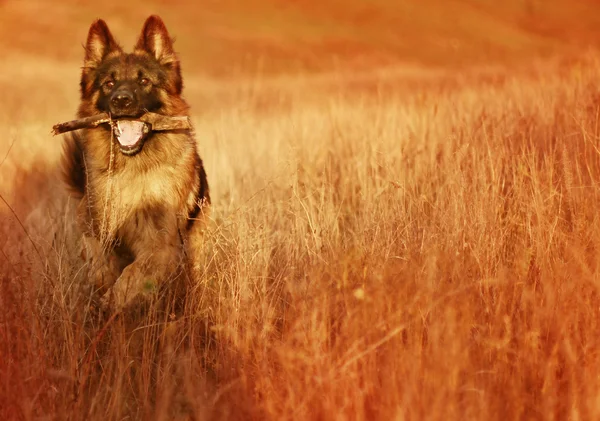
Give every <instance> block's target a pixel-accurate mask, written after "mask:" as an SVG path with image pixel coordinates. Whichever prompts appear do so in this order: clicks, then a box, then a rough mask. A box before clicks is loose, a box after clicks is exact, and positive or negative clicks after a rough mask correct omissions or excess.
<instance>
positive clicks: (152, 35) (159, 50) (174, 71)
mask: <svg viewBox="0 0 600 421" xmlns="http://www.w3.org/2000/svg"><path fill="white" fill-rule="evenodd" d="M135 50H138V51H140V50H141V51H145V52H147V53H149V54H150V55H152V56H153V57H154V58H155V59H156V60H157V61H158V62H159V63H160V64H161V66H163V67H164V68H165V69H166V70H167V72H168V74H169V77H168V81H167V83H168V87H169V88H170V89H171V90H172V91H173V93H176V94H180V93H181V90H182V87H183V82H182V79H181V69H180V65H179V59H178V58H177V54H176V53H175V50H173V40H172V39H171V37H170V35H169V32H168V31H167V27H166V26H165V24H164V22H163V21H162V19H161V18H160V17H158V16H156V15H152V16H150V17H149V18H148V19H146V22H145V23H144V27H143V28H142V33H141V34H140V37H139V39H138V41H137V43H136V44H135Z"/></svg>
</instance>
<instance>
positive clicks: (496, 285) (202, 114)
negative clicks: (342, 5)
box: [0, 0, 600, 421]
mask: <svg viewBox="0 0 600 421" xmlns="http://www.w3.org/2000/svg"><path fill="white" fill-rule="evenodd" d="M251 3H252V5H253V6H254V8H252V7H250V6H243V7H247V8H248V9H243V7H242V6H240V10H239V11H238V14H235V13H233V12H232V10H236V8H235V6H236V5H235V2H223V4H222V5H219V6H217V2H208V6H207V12H206V13H207V14H206V16H205V15H200V17H198V19H200V20H201V21H202V22H209V21H210V22H213V21H212V20H211V19H216V22H220V23H221V26H218V25H217V24H213V26H211V28H212V29H213V30H216V29H215V28H221V31H225V29H226V28H238V31H239V33H238V34H237V36H238V37H239V38H240V39H242V38H243V39H246V38H244V34H245V33H251V32H252V33H254V32H255V31H254V29H255V28H257V27H263V26H264V25H263V26H261V22H262V23H264V22H265V21H267V20H269V19H270V20H271V21H272V22H274V23H273V24H272V25H271V26H269V27H268V28H270V31H271V33H269V34H264V33H263V34H257V37H258V36H259V35H261V36H263V38H261V39H260V40H258V41H256V40H254V41H255V44H253V45H252V47H254V48H255V50H252V49H250V50H249V51H258V52H259V53H257V55H256V56H254V55H249V56H246V57H245V58H244V57H242V58H240V57H241V53H240V51H243V50H245V48H246V45H245V44H244V45H242V44H239V43H238V44H236V43H235V42H234V41H232V39H233V38H232V37H233V35H232V34H229V33H228V35H227V36H225V35H223V33H222V32H219V37H216V36H215V35H214V33H213V36H215V42H213V43H211V45H210V46H207V47H206V48H203V49H202V52H201V53H199V54H198V55H194V54H193V52H194V51H195V50H194V48H195V47H194V43H193V41H192V40H193V39H194V34H195V33H196V32H194V31H195V28H196V27H195V26H194V25H195V23H194V21H193V19H191V17H190V16H191V15H190V13H189V10H187V9H185V7H188V8H189V7H192V6H185V7H184V6H182V7H181V9H177V10H176V11H174V10H172V9H171V8H169V7H167V5H166V4H163V3H162V2H148V6H147V7H143V8H139V9H135V8H134V7H133V6H129V3H125V2H123V4H122V5H120V6H114V7H112V6H111V7H109V6H107V5H105V6H104V7H105V9H99V11H96V10H92V9H90V8H89V7H86V6H83V5H82V4H80V3H78V2H64V3H61V4H58V5H57V8H56V9H52V10H50V9H44V10H45V11H46V12H47V13H45V14H44V13H39V11H38V12H35V10H37V9H36V8H39V7H42V8H43V6H41V4H42V3H40V2H22V3H19V4H20V5H19V6H18V7H17V6H16V4H17V3H16V2H15V3H12V6H13V7H9V5H11V3H9V2H5V3H1V2H0V12H1V11H2V10H1V9H2V8H4V12H6V13H5V14H4V16H5V18H0V35H2V36H1V37H0V39H2V41H0V52H2V51H3V52H5V53H6V54H5V57H6V59H4V60H3V61H2V62H1V63H0V91H2V100H1V102H0V128H2V131H3V133H4V135H3V137H0V269H1V270H2V271H1V272H0V281H1V283H0V309H1V311H0V419H6V420H13V419H14V420H63V419H73V420H79V419H88V420H123V419H143V420H146V419H148V420H167V419H193V420H247V419H255V420H281V419H290V420H315V419H316V420H330V419H335V420H373V419H377V420H420V419H427V420H442V419H443V420H446V421H449V420H458V419H474V420H507V419H509V420H513V419H525V420H531V419H536V420H537V419H539V420H542V419H544V420H545V419H549V420H563V419H571V420H593V419H599V418H600V351H599V350H600V336H599V335H598V332H600V294H599V293H600V291H599V290H600V259H599V257H600V217H599V216H598V214H597V209H598V208H599V207H600V145H599V139H600V82H599V81H600V55H599V54H598V53H597V52H595V51H594V50H593V48H592V49H590V50H589V51H584V48H581V49H578V50H575V49H573V48H571V46H572V45H573V43H577V45H579V46H580V47H583V46H587V45H588V44H589V45H592V46H593V45H594V44H595V43H596V41H597V40H598V39H600V36H598V34H597V33H595V32H593V27H594V24H595V22H594V21H593V19H595V18H594V17H593V14H592V13H591V11H594V10H595V11H597V6H593V3H585V2H581V5H580V6H578V7H577V8H575V7H573V8H568V10H569V11H568V12H567V11H566V10H567V7H566V6H564V5H563V9H561V8H560V2H557V1H553V2H549V3H548V4H549V5H551V6H548V7H547V8H544V9H543V10H542V9H541V6H539V9H538V8H537V6H535V5H536V4H537V2H517V1H514V2H507V3H506V6H505V7H504V8H503V9H499V10H496V11H494V10H491V9H490V10H487V9H486V8H485V7H483V6H481V7H480V8H477V7H475V6H473V5H472V4H471V3H475V2H453V4H454V5H455V6H456V7H458V5H460V7H463V9H460V10H461V11H463V12H465V13H466V12H469V13H472V15H473V16H472V17H471V20H469V21H468V22H467V23H468V24H467V23H465V24H464V27H463V29H464V31H462V32H461V31H458V30H457V28H456V27H451V28H447V27H445V26H444V24H442V23H440V19H438V18H435V16H434V17H430V16H425V12H423V11H421V9H419V8H418V7H417V6H415V4H417V3H416V2H415V3H412V2H410V1H406V2H403V3H402V4H403V5H404V6H403V7H405V8H408V9H406V10H412V9H410V8H411V7H412V8H413V9H415V10H420V12H419V14H416V15H413V16H417V17H418V20H411V19H408V18H405V20H406V22H412V24H413V25H415V26H418V25H419V22H421V23H422V24H423V25H426V26H425V27H426V28H428V31H429V33H430V34H433V35H435V34H437V35H439V36H440V37H442V38H443V35H444V34H446V33H447V32H448V31H450V30H452V31H455V33H456V35H455V39H456V40H458V41H457V42H463V41H464V40H467V39H469V37H471V36H472V35H473V34H476V33H479V31H480V26H479V25H486V27H487V28H493V29H494V30H490V31H488V32H486V35H485V37H487V38H486V39H484V40H483V41H481V42H482V43H484V44H485V45H486V46H488V47H489V48H487V47H486V48H483V47H481V46H477V45H472V46H471V47H472V49H471V50H470V49H466V50H460V53H457V54H452V55H449V53H448V51H447V50H443V49H442V47H439V49H436V48H438V47H435V48H434V47H429V48H426V49H425V48H424V49H418V48H416V46H418V45H424V43H426V40H425V39H424V38H421V37H420V36H416V35H415V37H414V38H411V39H405V38H402V41H401V42H400V41H399V39H400V38H394V37H391V36H389V35H388V37H386V38H384V35H382V34H384V33H387V32H386V31H385V30H384V29H385V26H384V25H383V22H384V21H386V19H387V18H386V16H388V17H390V16H396V15H393V14H392V11H389V10H386V9H385V7H387V6H386V5H387V3H384V2H374V3H373V4H379V3H381V4H380V5H379V6H377V7H379V9H377V7H375V6H373V7H374V8H375V10H376V11H378V13H373V14H371V15H370V16H372V21H360V22H358V23H356V25H358V27H359V28H360V30H361V31H363V32H362V33H363V34H366V35H365V36H364V39H366V40H368V41H369V42H368V43H362V44H361V43H359V42H358V41H356V40H353V39H352V37H353V36H355V37H356V39H359V38H360V37H359V36H358V35H354V34H353V31H352V24H353V22H355V21H354V20H353V19H354V15H353V14H352V13H351V11H352V10H354V11H355V12H354V13H355V14H358V11H361V10H362V9H361V8H360V7H359V6H360V2H358V1H353V2H349V3H348V4H350V5H351V6H349V7H348V8H347V9H345V10H347V14H341V15H339V20H338V21H335V22H336V25H337V26H331V25H329V23H331V22H333V21H334V18H333V16H336V14H335V13H334V12H333V11H334V10H336V9H335V7H336V5H337V7H339V5H338V4H337V2H336V1H334V0H327V2H324V3H323V4H324V5H328V6H329V7H330V8H329V9H328V8H326V7H325V6H323V8H322V9H318V8H311V2H309V1H300V2H295V3H294V4H295V8H291V7H290V8H285V7H283V6H281V7H279V8H277V7H274V6H273V5H270V3H269V2H268V1H267V0H262V1H261V2H251ZM429 3H431V4H435V2H433V1H430V2H429ZM521 3H523V4H525V3H527V4H530V5H534V6H535V7H534V6H531V7H533V9H531V8H530V9H526V10H529V12H528V13H530V14H532V13H533V14H538V13H542V15H543V17H544V19H540V20H539V22H538V23H537V24H536V25H540V26H541V27H543V28H542V29H543V30H542V29H540V26H535V28H534V27H530V26H527V25H526V24H525V23H523V22H522V21H519V25H517V26H515V25H513V23H514V22H515V19H514V17H515V16H517V15H518V16H520V13H521V12H520V11H515V10H517V8H518V7H521V6H520V5H521ZM131 4H137V5H139V3H138V2H133V3H131ZM248 4H250V3H248ZM583 4H586V5H587V6H586V7H587V8H586V7H584V6H583ZM194 7H196V8H197V7H198V6H194ZM486 7H488V6H486ZM488 9H489V7H488ZM157 10H158V11H159V12H161V14H163V13H162V12H163V11H164V14H165V21H166V23H167V26H168V27H169V29H170V30H171V32H172V33H174V34H175V35H176V36H177V39H178V41H177V44H176V45H181V59H182V61H183V72H184V78H185V81H186V87H185V92H186V98H187V99H188V101H189V102H190V103H191V104H192V113H193V115H194V119H193V123H194V125H195V131H196V137H197V139H198V145H199V149H200V153H201V155H202V157H203V159H204V162H205V165H206V168H207V172H208V179H209V182H210V187H211V195H212V196H213V210H212V216H211V221H210V223H209V227H208V233H207V236H206V249H205V256H204V259H205V265H204V267H205V271H204V273H203V274H202V278H201V279H200V280H198V283H197V284H196V286H195V287H194V288H193V289H192V290H191V291H190V294H189V297H188V302H187V303H186V307H185V309H184V311H183V314H182V315H181V316H175V315H171V314H168V313H167V314H163V313H161V312H158V311H149V312H148V313H146V314H144V315H142V316H140V317H138V318H137V320H136V321H135V325H134V326H133V327H132V325H131V324H129V323H128V322H127V320H123V319H121V318H110V319H108V320H101V321H99V320H98V319H96V318H94V317H93V315H91V313H92V312H91V311H90V310H89V308H87V307H86V305H85V303H83V302H82V300H80V299H78V291H79V289H78V286H77V285H75V282H74V280H75V279H76V278H77V276H78V274H79V272H80V271H82V270H83V269H84V268H83V262H82V261H81V260H80V259H79V256H78V255H77V251H76V243H77V234H76V232H73V219H72V215H71V213H70V207H69V204H70V202H69V201H68V198H67V195H66V193H65V192H64V189H63V187H62V185H61V183H60V181H59V180H58V176H57V168H56V163H57V161H58V158H59V156H60V152H61V147H60V145H61V141H60V139H59V138H53V137H52V136H51V134H50V128H51V126H52V125H53V124H55V123H57V122H59V121H64V120H68V119H70V118H71V117H72V116H73V115H74V112H75V109H76V107H77V103H78V94H77V88H78V81H79V79H78V77H79V71H80V66H81V64H80V61H81V57H80V56H81V55H82V49H81V43H82V42H83V41H84V39H85V35H86V31H87V29H88V27H89V23H90V22H91V20H92V19H93V18H94V17H95V16H97V15H104V14H106V15H107V16H108V17H109V18H110V17H112V18H113V19H114V21H115V22H116V24H115V25H114V28H113V32H114V33H115V35H116V36H117V37H119V35H120V34H121V33H122V34H123V35H124V36H123V37H121V38H123V39H124V41H123V42H124V43H126V44H127V45H129V44H132V43H133V40H134V37H135V34H136V33H137V31H139V28H141V25H142V22H143V19H144V17H145V16H146V15H148V14H149V13H153V12H156V11H157ZM249 10H253V13H254V14H250V15H246V14H247V13H249ZM274 10H276V11H277V13H276V12H274ZM403 10H404V9H402V8H399V9H397V10H396V9H394V11H393V13H396V14H397V16H401V15H402V14H403ZM444 10H445V9H443V8H442V9H441V11H439V14H440V16H444V13H447V11H444ZM519 10H521V9H519ZM186 11H188V13H187V14H186ZM263 11H270V12H269V13H271V14H268V15H266V17H265V16H262V17H261V19H263V20H260V19H259V18H258V16H260V15H261V12H263ZM561 11H563V12H564V13H562V12H561ZM100 12H104V13H100ZM362 12H364V10H362ZM492 12H493V13H495V15H494V16H497V18H494V19H492V18H491V17H490V14H491V13H492ZM517 12H518V13H517ZM169 13H170V15H169ZM311 13H312V14H311ZM307 14H310V16H311V19H312V20H311V22H313V26H310V25H307V24H305V21H304V20H302V19H306V15H307ZM596 14H597V13H596ZM6 16H9V18H12V19H13V21H12V22H10V19H9V18H7V17H6ZM123 16H130V17H128V18H127V19H124V18H123ZM244 16H245V18H244ZM361 16H362V15H361ZM465 16H470V15H469V14H468V13H466V14H465ZM535 16H538V15H535ZM586 16H589V18H588V19H587V20H586V19H585V17H586ZM24 17H29V18H31V23H30V27H29V32H24V33H23V34H22V35H19V36H16V37H15V38H14V40H11V39H10V37H9V36H8V34H9V32H10V31H15V30H16V29H15V28H17V27H19V25H18V24H17V23H15V22H17V21H18V19H24ZM169 17H170V18H171V19H169ZM179 17H180V23H179V25H180V26H178V25H177V24H175V22H178V21H179V20H178V19H179ZM211 17H212V18H211ZM483 17H487V18H488V19H490V20H489V22H487V23H486V21H484V20H482V19H483ZM209 18H210V19H209ZM2 19H4V21H3V20H2ZM107 20H108V23H109V25H111V22H112V21H111V20H110V19H107ZM575 21H579V22H580V24H579V26H578V30H577V31H575V32H569V33H567V32H566V31H567V28H568V27H569V25H571V24H572V23H573V22H575ZM56 22H63V23H64V22H66V25H65V26H60V27H55V25H57V23H56ZM126 22H127V24H126ZM130 22H134V24H133V26H134V27H135V28H129V27H128V26H127V25H128V24H129V23H130ZM286 22H288V23H289V24H286ZM315 22H317V23H319V24H318V25H317V24H316V23H315ZM472 22H476V24H472ZM492 22H493V23H494V25H495V26H493V25H492ZM540 22H541V23H540ZM388 24H389V25H390V27H392V26H393V24H392V23H389V22H388ZM382 25H383V26H382ZM427 25H428V26H427ZM378 27H379V28H380V29H381V28H383V29H381V31H380V32H377V31H376V28H378ZM53 28H54V29H53ZM111 28H112V26H111ZM178 28H180V29H178ZM306 28H311V30H310V31H309V30H308V29H306ZM523 28H526V29H523ZM196 30H197V29H196ZM404 30H405V31H406V33H411V34H415V33H417V32H418V31H416V30H411V29H404ZM19 31H27V30H26V29H24V28H21V29H19ZM197 31H200V33H202V34H208V33H209V32H210V31H209V30H208V29H206V28H205V29H201V30H197ZM244 31H247V32H244ZM265 31H266V30H265ZM267 32H268V31H267ZM44 34H45V35H44ZM510 34H512V35H510ZM433 35H432V36H433ZM509 35H510V36H509ZM45 36H46V37H47V38H48V39H50V40H52V43H51V44H48V45H46V46H45V47H44V39H45V38H44V37H45ZM269 37H270V38H269ZM311 37H312V38H311ZM328 37H329V38H328ZM461 37H463V38H461ZM485 37H483V38H485ZM299 38H302V39H305V40H309V41H310V42H314V44H315V45H321V46H323V45H333V44H327V43H322V42H321V41H322V39H324V38H328V39H335V40H337V41H339V40H343V41H344V42H343V45H345V46H350V47H348V48H349V49H345V48H342V47H340V45H341V44H335V49H336V51H338V50H339V51H341V53H340V54H339V55H338V56H337V57H338V58H337V59H336V60H333V61H330V62H329V61H327V60H328V59H331V54H330V51H329V50H324V51H319V50H318V49H315V50H314V51H313V52H314V54H313V55H310V56H306V54H305V52H306V50H310V49H311V47H310V43H309V41H306V42H308V43H309V44H307V45H306V46H305V47H304V48H305V49H306V50H305V49H299V47H298V45H297V44H296V43H294V41H293V40H295V39H299ZM266 39H268V40H270V42H266V41H265V40H266ZM361 39H362V38H361ZM273 40H277V42H275V41H273ZM582 40H586V41H587V42H588V44H585V43H584V42H583V41H582ZM9 41H11V42H9ZM218 41H220V42H218ZM248 42H250V41H248ZM340 42H341V41H340ZM369 43H371V44H372V45H370V44H369ZM234 44H235V45H234ZM273 44H277V45H279V46H280V48H279V49H278V50H277V51H273V50H272V49H271V47H272V46H273ZM359 44H360V48H361V49H360V52H358V50H357V49H356V48H358V46H359ZM584 44H585V45H584ZM373 45H377V46H382V45H383V46H385V48H386V55H385V59H381V57H382V54H381V51H379V50H377V49H376V48H374V47H373ZM435 45H437V44H435ZM267 47H268V48H267ZM236 48H237V49H236ZM331 48H334V47H331ZM412 50H414V51H415V52H414V54H413V53H410V51H412ZM451 50H452V49H451ZM484 50H485V52H486V53H485V54H483V53H481V52H482V51H484ZM452 51H454V50H452ZM344 52H345V53H344ZM343 53H344V54H346V53H347V54H348V57H345V56H344V54H343ZM479 53H481V54H479ZM411 54H412V56H411ZM390 55H392V56H394V55H395V56H396V57H401V58H402V59H403V60H405V61H404V62H403V63H404V64H401V63H400V62H395V63H392V62H391V61H390V59H389V56H390ZM234 56H235V57H234ZM359 56H360V57H363V59H362V60H360V61H359V62H357V61H352V60H350V61H351V63H350V62H348V63H349V64H347V66H345V65H344V63H346V62H345V61H344V60H346V59H351V58H355V57H359ZM290 57H294V58H295V60H296V61H293V63H294V64H293V65H292V66H291V67H288V68H284V67H285V66H286V63H289V61H290V60H291V59H290ZM235 60H238V61H235ZM232 61H233V62H234V64H232V65H230V66H229V67H228V66H227V63H228V62H232ZM365 63H366V64H365ZM468 63H471V64H470V65H467V64H468ZM507 63H508V64H509V65H507ZM223 69H227V70H226V71H224V70H223ZM219 75H220V76H219Z"/></svg>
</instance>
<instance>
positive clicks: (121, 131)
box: [116, 120, 144, 146]
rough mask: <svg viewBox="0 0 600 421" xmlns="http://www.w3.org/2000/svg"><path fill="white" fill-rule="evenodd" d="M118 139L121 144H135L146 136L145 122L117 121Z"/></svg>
mask: <svg viewBox="0 0 600 421" xmlns="http://www.w3.org/2000/svg"><path fill="white" fill-rule="evenodd" d="M116 132H117V133H116V134H117V140H118V141H119V143H120V144H121V146H133V145H135V144H136V143H138V142H139V141H140V140H141V139H142V136H144V122H142V121H135V120H119V121H117V130H116Z"/></svg>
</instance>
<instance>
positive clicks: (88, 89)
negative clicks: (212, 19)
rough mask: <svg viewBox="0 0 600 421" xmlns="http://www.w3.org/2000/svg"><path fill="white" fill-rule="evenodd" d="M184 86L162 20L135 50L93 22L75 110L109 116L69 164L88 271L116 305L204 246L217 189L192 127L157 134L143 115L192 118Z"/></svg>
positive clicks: (73, 142) (156, 283) (65, 160)
mask: <svg viewBox="0 0 600 421" xmlns="http://www.w3.org/2000/svg"><path fill="white" fill-rule="evenodd" d="M182 89H183V80H182V76H181V66H180V62H179V59H178V56H177V54H176V53H175V51H174V50H173V40H172V39H171V37H170V35H169V33H168V31H167V28H166V26H165V24H164V22H163V21H162V19H161V18H160V17H158V16H156V15H153V16H150V17H149V18H148V19H147V20H146V22H145V23H144V26H143V29H142V32H141V34H140V36H139V38H138V40H137V43H136V44H135V47H134V49H133V52H131V53H126V52H124V51H123V49H122V47H121V46H120V45H119V44H118V43H117V42H116V41H115V39H114V38H113V36H112V34H111V32H110V30H109V28H108V26H107V24H106V22H105V21H103V20H102V19H98V20H96V21H95V22H93V24H92V25H91V26H90V29H89V33H88V37H87V42H86V44H85V59H84V63H83V67H82V72H81V81H80V91H81V102H80V106H79V109H78V112H77V115H78V117H79V118H84V117H89V116H93V115H97V114H99V113H107V114H108V115H110V118H111V122H110V124H100V125H98V126H97V127H92V128H85V129H82V130H79V131H78V132H76V134H74V135H73V134H71V135H70V136H67V137H66V139H65V143H64V151H63V157H62V167H63V174H64V180H65V181H66V183H67V186H68V187H69V190H70V192H71V194H72V195H74V196H75V198H76V200H77V201H78V202H77V211H76V215H77V225H78V227H79V229H80V230H81V233H82V238H83V248H82V255H83V257H84V259H85V260H86V261H87V263H88V266H87V267H88V268H89V278H90V279H91V282H92V285H93V287H94V290H95V291H96V293H97V294H98V295H97V297H100V301H101V303H102V304H103V305H110V304H112V305H113V308H115V309H117V310H122V309H124V308H125V307H127V306H128V305H130V304H131V303H132V302H133V300H135V299H136V297H139V296H144V295H148V294H149V293H152V292H153V291H156V290H157V289H158V288H159V287H160V286H161V285H164V284H165V282H166V281H168V280H169V279H172V278H173V277H176V276H177V275H178V273H181V270H182V268H185V267H191V266H194V264H195V263H194V259H195V256H197V255H198V253H199V250H200V248H201V247H202V235H203V231H204V227H205V223H204V221H205V219H206V218H207V216H208V212H209V208H210V196H209V187H208V182H207V177H206V172H205V169H204V165H203V162H202V159H201V158H200V156H199V154H198V150H197V145H196V141H195V139H194V135H193V132H192V130H172V131H160V132H158V131H157V132H153V131H151V130H150V131H149V130H147V129H146V128H145V127H144V126H143V125H142V123H140V121H139V118H140V117H141V116H142V115H144V114H145V113H147V112H152V113H157V114H162V115H164V116H188V111H189V106H188V104H187V103H186V101H185V100H184V99H183V98H182Z"/></svg>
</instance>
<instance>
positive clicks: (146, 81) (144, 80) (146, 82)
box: [140, 77, 150, 86]
mask: <svg viewBox="0 0 600 421" xmlns="http://www.w3.org/2000/svg"><path fill="white" fill-rule="evenodd" d="M140 85H142V86H148V85H150V79H148V78H145V77H143V78H141V79H140Z"/></svg>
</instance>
